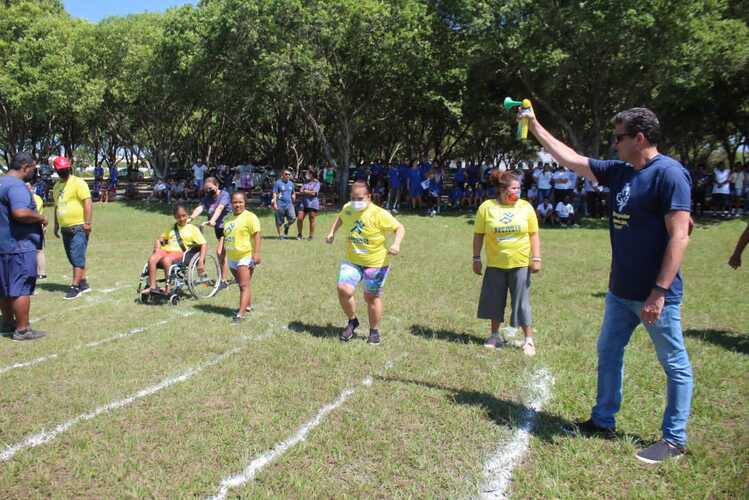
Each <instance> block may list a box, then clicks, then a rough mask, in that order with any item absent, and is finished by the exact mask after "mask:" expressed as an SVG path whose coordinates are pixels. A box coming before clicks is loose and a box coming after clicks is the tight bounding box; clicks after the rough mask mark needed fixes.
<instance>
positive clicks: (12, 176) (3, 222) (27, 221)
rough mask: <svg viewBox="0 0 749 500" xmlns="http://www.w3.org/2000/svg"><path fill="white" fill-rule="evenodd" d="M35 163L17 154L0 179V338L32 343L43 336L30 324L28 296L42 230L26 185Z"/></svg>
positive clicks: (42, 220)
mask: <svg viewBox="0 0 749 500" xmlns="http://www.w3.org/2000/svg"><path fill="white" fill-rule="evenodd" d="M35 172H36V162H35V161H34V158H33V157H32V156H31V155H29V154H27V153H18V154H17V155H16V156H15V157H14V158H13V160H12V161H11V163H10V165H9V168H8V172H7V173H6V174H5V175H4V176H2V177H0V310H2V314H3V317H2V327H1V329H0V331H1V332H2V336H3V337H10V338H12V339H13V340H18V341H21V340H34V339H38V338H42V337H44V336H45V335H46V333H44V332H41V331H38V330H32V328H31V325H30V324H29V312H30V310H31V295H33V293H34V288H35V287H36V276H37V273H36V251H37V250H40V249H41V248H42V226H44V225H46V224H47V219H46V218H45V217H44V216H43V215H42V214H40V213H39V212H37V210H36V204H35V203H34V198H33V197H32V196H31V191H29V189H28V188H27V187H26V182H28V181H30V180H31V179H32V178H33V177H34V173H35Z"/></svg>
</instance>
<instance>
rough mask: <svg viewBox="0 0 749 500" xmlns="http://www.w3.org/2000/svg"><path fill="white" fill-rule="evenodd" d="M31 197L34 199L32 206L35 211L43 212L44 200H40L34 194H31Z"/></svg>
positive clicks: (39, 197) (40, 198)
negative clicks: (33, 205) (34, 207)
mask: <svg viewBox="0 0 749 500" xmlns="http://www.w3.org/2000/svg"><path fill="white" fill-rule="evenodd" d="M32 196H33V197H34V204H35V205H36V211H37V212H39V213H42V212H44V200H43V199H42V197H41V196H39V195H38V194H36V193H33V194H32Z"/></svg>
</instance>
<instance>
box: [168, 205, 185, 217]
mask: <svg viewBox="0 0 749 500" xmlns="http://www.w3.org/2000/svg"><path fill="white" fill-rule="evenodd" d="M180 208H181V209H182V210H184V211H185V212H187V208H186V207H185V206H184V205H183V204H182V203H177V204H175V205H174V208H173V209H172V214H173V215H177V212H179V209H180Z"/></svg>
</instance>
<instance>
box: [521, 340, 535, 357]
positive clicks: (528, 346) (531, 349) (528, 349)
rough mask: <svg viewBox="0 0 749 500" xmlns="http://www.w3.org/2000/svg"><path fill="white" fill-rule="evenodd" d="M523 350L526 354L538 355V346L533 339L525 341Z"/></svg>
mask: <svg viewBox="0 0 749 500" xmlns="http://www.w3.org/2000/svg"><path fill="white" fill-rule="evenodd" d="M523 352H524V353H525V355H526V356H531V357H532V356H535V355H536V346H535V345H533V341H532V340H531V341H528V340H526V341H525V342H523Z"/></svg>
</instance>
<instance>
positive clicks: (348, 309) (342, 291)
mask: <svg viewBox="0 0 749 500" xmlns="http://www.w3.org/2000/svg"><path fill="white" fill-rule="evenodd" d="M338 302H340V303H341V308H342V309H343V312H344V314H346V317H347V318H348V319H354V318H356V300H355V299H354V288H353V287H352V286H351V285H345V284H341V283H339V284H338Z"/></svg>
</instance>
